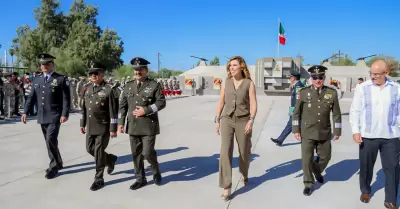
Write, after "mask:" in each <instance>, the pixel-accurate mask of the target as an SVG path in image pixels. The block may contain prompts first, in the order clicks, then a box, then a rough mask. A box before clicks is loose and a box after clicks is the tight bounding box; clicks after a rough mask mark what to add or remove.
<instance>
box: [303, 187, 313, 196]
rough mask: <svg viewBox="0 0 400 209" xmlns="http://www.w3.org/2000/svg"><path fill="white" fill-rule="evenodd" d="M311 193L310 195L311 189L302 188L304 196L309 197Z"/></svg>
mask: <svg viewBox="0 0 400 209" xmlns="http://www.w3.org/2000/svg"><path fill="white" fill-rule="evenodd" d="M311 193H312V189H311V188H308V187H306V188H304V190H303V194H304V195H305V196H310V195H311Z"/></svg>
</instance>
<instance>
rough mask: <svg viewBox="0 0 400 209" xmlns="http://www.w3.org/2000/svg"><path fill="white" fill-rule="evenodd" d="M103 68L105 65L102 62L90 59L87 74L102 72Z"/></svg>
mask: <svg viewBox="0 0 400 209" xmlns="http://www.w3.org/2000/svg"><path fill="white" fill-rule="evenodd" d="M105 68H106V67H105V66H104V65H103V64H102V63H100V62H98V61H92V62H90V68H89V74H92V73H96V72H97V73H98V72H104V70H105Z"/></svg>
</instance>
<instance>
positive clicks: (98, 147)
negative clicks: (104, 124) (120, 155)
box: [86, 131, 113, 181]
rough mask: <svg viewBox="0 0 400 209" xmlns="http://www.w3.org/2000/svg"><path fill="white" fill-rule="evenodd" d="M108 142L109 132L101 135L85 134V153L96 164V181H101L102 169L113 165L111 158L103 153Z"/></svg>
mask: <svg viewBox="0 0 400 209" xmlns="http://www.w3.org/2000/svg"><path fill="white" fill-rule="evenodd" d="M109 141H110V132H108V131H107V132H105V133H104V134H103V135H89V134H86V151H87V152H88V153H89V154H90V155H92V156H93V157H94V161H95V163H96V175H95V181H96V180H103V174H104V168H105V167H106V166H108V165H111V164H112V163H113V156H112V155H110V154H108V153H107V152H105V150H106V148H107V146H108V142H109Z"/></svg>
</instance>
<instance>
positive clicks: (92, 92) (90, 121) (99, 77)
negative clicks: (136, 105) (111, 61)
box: [80, 62, 118, 191]
mask: <svg viewBox="0 0 400 209" xmlns="http://www.w3.org/2000/svg"><path fill="white" fill-rule="evenodd" d="M104 69H105V67H104V66H103V65H102V64H101V63H99V62H93V63H92V65H91V68H90V70H89V76H90V78H91V81H92V83H90V84H89V85H88V86H87V87H86V91H85V92H84V94H83V102H82V111H83V113H82V119H81V122H80V127H81V133H82V134H85V133H86V150H87V152H88V153H89V154H91V155H92V156H93V157H94V159H95V162H96V175H95V178H94V182H93V184H92V186H91V187H90V190H92V191H96V190H98V189H101V188H102V187H103V186H104V179H103V173H104V168H105V167H106V166H107V167H108V169H107V173H108V174H111V173H112V172H113V170H114V166H115V163H116V161H117V156H115V155H113V154H108V153H106V152H105V149H106V148H107V146H108V142H109V140H110V136H111V137H117V124H118V99H115V98H118V93H117V92H116V90H115V89H114V88H112V87H111V85H109V84H107V83H106V82H105V80H104Z"/></svg>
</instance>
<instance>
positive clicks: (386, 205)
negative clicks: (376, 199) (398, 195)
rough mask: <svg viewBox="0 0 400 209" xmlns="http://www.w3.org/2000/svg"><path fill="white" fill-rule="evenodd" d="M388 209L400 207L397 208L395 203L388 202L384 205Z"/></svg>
mask: <svg viewBox="0 0 400 209" xmlns="http://www.w3.org/2000/svg"><path fill="white" fill-rule="evenodd" d="M383 205H384V206H385V207H386V208H389V209H398V208H399V207H397V206H396V205H395V204H393V203H388V202H385V203H384V204H383Z"/></svg>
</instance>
